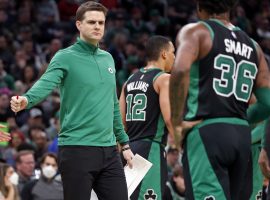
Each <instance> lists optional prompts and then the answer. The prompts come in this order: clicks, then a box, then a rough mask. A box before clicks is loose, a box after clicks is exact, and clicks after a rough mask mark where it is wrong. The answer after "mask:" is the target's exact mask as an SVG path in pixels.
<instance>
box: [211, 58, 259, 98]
mask: <svg viewBox="0 0 270 200" xmlns="http://www.w3.org/2000/svg"><path fill="white" fill-rule="evenodd" d="M214 68H215V69H217V70H220V71H221V77H220V78H214V79H213V88H214V90H215V92H216V93H217V94H218V95H220V96H223V97H230V96H231V95H234V96H235V98H236V99H237V100H239V101H243V102H248V100H249V98H250V95H251V92H252V88H253V82H254V79H255V77H256V74H257V71H258V70H257V66H256V64H255V63H252V62H249V61H246V60H242V61H240V62H239V63H236V62H235V60H234V58H233V57H231V56H228V55H223V54H219V55H218V56H216V58H215V61H214Z"/></svg>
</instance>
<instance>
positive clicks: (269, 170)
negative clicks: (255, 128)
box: [258, 118, 270, 178]
mask: <svg viewBox="0 0 270 200" xmlns="http://www.w3.org/2000/svg"><path fill="white" fill-rule="evenodd" d="M264 131H265V132H264V134H265V135H264V137H263V141H262V147H263V148H262V150H261V153H260V156H259V161H258V162H259V164H260V167H261V170H262V173H263V175H264V176H265V177H267V178H270V162H269V158H270V118H268V120H267V121H266V122H265V127H264Z"/></svg>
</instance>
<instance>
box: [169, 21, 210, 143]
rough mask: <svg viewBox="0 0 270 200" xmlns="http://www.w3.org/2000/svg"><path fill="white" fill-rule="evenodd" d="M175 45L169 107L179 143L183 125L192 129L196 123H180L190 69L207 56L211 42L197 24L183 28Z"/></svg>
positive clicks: (205, 29) (181, 137) (202, 28)
mask: <svg viewBox="0 0 270 200" xmlns="http://www.w3.org/2000/svg"><path fill="white" fill-rule="evenodd" d="M198 29H199V30H200V31H198ZM177 43H178V44H179V45H178V49H177V53H176V59H175V63H174V67H173V69H172V75H171V79H170V105H171V112H172V113H171V120H172V125H173V128H174V134H175V137H176V138H179V137H180V141H179V142H181V140H182V139H183V137H184V135H181V134H182V129H183V128H184V127H183V125H185V126H186V128H187V127H189V128H192V127H193V126H194V125H196V124H197V123H198V122H196V123H195V124H194V123H193V122H191V123H192V124H190V123H189V122H185V123H182V122H183V111H184V106H185V100H186V96H187V93H188V86H189V73H190V68H191V65H192V63H193V62H195V61H196V60H198V59H201V58H202V57H204V56H205V55H207V53H208V52H209V51H210V49H211V46H212V41H211V37H210V33H209V31H208V30H207V28H206V27H205V26H204V25H203V24H201V23H197V24H190V25H187V26H185V27H183V29H182V30H181V32H180V33H179V35H178V37H177ZM202 49H203V50H202ZM186 128H185V129H186ZM179 134H180V135H179Z"/></svg>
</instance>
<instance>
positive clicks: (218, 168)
mask: <svg viewBox="0 0 270 200" xmlns="http://www.w3.org/2000/svg"><path fill="white" fill-rule="evenodd" d="M250 159H251V131H250V128H249V126H248V124H247V122H246V121H244V120H241V119H237V118H224V119H223V118H222V119H220V118H219V119H209V120H205V121H203V122H202V123H201V124H199V125H197V126H195V127H194V128H193V129H192V130H191V131H190V132H189V133H188V135H187V137H186V140H185V143H184V155H183V167H184V178H185V185H186V197H187V199H189V200H193V199H196V200H206V199H207V200H248V199H249V196H250V195H251V187H252V183H251V175H252V167H251V161H250Z"/></svg>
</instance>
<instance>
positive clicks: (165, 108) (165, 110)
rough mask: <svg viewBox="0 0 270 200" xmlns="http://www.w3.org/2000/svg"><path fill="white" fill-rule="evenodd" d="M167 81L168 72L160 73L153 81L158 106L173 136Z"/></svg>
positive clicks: (168, 77)
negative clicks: (157, 95) (157, 96)
mask: <svg viewBox="0 0 270 200" xmlns="http://www.w3.org/2000/svg"><path fill="white" fill-rule="evenodd" d="M169 82H170V74H167V73H164V74H161V75H160V76H159V77H158V78H157V79H156V80H155V82H154V88H155V90H156V92H157V93H158V94H159V106H160V110H161V113H162V116H163V119H164V122H165V124H166V126H167V129H168V131H169V134H171V136H173V126H172V122H171V109H170V99H169Z"/></svg>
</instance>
